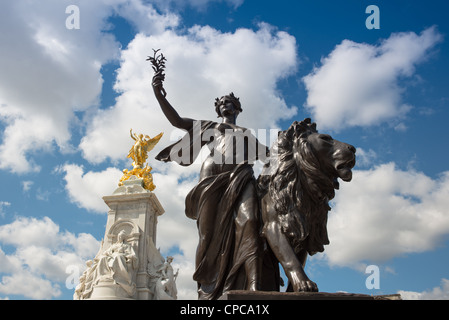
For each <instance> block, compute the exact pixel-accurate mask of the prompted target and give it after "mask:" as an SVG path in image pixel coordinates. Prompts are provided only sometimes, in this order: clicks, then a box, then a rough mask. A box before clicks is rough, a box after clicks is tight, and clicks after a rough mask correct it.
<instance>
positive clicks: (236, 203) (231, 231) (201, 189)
mask: <svg viewBox="0 0 449 320" xmlns="http://www.w3.org/2000/svg"><path fill="white" fill-rule="evenodd" d="M220 125H221V124H218V123H216V122H212V121H201V128H199V127H197V132H195V128H193V129H192V130H190V131H189V132H188V133H187V134H186V136H185V137H184V138H183V139H181V140H180V141H178V142H176V143H174V144H172V145H170V146H168V147H167V148H165V149H164V150H162V151H161V152H160V153H159V154H158V155H157V156H156V159H158V160H161V161H165V162H167V161H176V162H178V163H179V164H181V165H184V166H187V165H190V164H192V163H193V161H194V160H195V158H196V157H197V156H198V153H199V151H200V149H201V147H202V146H203V145H204V144H206V143H209V142H210V141H209V140H208V139H205V140H207V141H203V139H204V138H203V135H204V133H205V132H206V131H207V130H208V129H210V130H217V128H219V127H220ZM208 134H209V136H210V132H208ZM254 139H255V138H254ZM195 143H196V144H197V145H196V147H195V146H194V145H195ZM257 145H258V142H257ZM208 146H209V148H210V149H211V154H212V152H217V150H216V148H214V144H213V143H211V144H209V145H208ZM221 147H223V145H222V146H221ZM245 150H246V149H245ZM221 151H223V150H221ZM183 152H184V153H185V152H189V153H190V154H189V157H184V158H182V156H183V154H182V153H183ZM233 152H235V151H233ZM265 155H266V154H265ZM184 156H185V154H184ZM209 160H210V159H209ZM225 166H226V165H223V164H214V165H213V168H214V169H213V171H214V173H213V174H210V175H206V176H203V174H202V175H201V176H202V177H201V179H200V181H199V183H198V184H197V185H196V186H195V187H194V188H193V189H192V190H191V191H190V192H189V194H188V195H187V197H186V208H185V213H186V215H187V217H189V218H191V219H195V220H197V226H198V234H199V244H198V248H197V252H196V270H195V273H194V275H193V279H194V280H195V281H197V283H198V289H199V298H200V299H217V298H219V297H220V296H221V295H222V294H223V293H224V292H226V291H228V290H238V289H241V290H243V289H245V285H246V281H247V276H248V275H247V274H246V273H245V268H244V264H246V263H250V262H251V261H253V260H256V258H257V257H258V256H260V250H261V244H260V235H259V234H260V233H259V231H260V230H259V228H260V212H259V206H258V201H257V195H256V192H255V190H256V187H255V178H254V172H253V169H252V165H251V164H249V163H248V161H247V160H245V161H243V163H240V164H231V165H230V166H229V165H228V167H226V169H223V168H224V167H225ZM202 170H203V168H202ZM248 189H249V192H248ZM252 191H254V193H253V192H252ZM251 197H253V198H251ZM254 197H255V198H254ZM245 201H250V202H251V203H252V204H251V206H252V207H250V208H251V210H246V209H245V206H241V204H242V203H244V202H245ZM242 207H243V209H242ZM239 208H240V209H239ZM246 211H252V212H246Z"/></svg>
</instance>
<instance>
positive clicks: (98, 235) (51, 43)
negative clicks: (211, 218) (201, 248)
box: [0, 0, 449, 300]
mask: <svg viewBox="0 0 449 320" xmlns="http://www.w3.org/2000/svg"><path fill="white" fill-rule="evenodd" d="M373 4H374V5H377V6H378V8H379V10H380V29H367V27H366V25H365V20H366V19H367V17H368V16H369V14H366V13H365V9H366V8H367V6H368V5H373ZM69 5H76V6H78V8H79V9H80V28H79V29H68V28H67V27H66V19H67V17H68V16H69V14H67V13H66V8H67V7H68V6H69ZM448 9H449V7H448V4H447V3H446V2H444V1H436V0H431V1H427V2H417V1H380V0H375V1H360V0H350V1H313V2H311V1H286V0H278V1H254V0H253V1H251V0H227V1H225V0H223V1H220V0H188V1H181V0H171V1H163V0H154V1H144V0H133V1H124V0H114V1H106V0H104V1H74V0H71V1H59V0H58V1H56V0H44V1H35V2H25V1H3V2H2V3H1V4H0V12H1V16H2V19H0V28H1V30H2V32H1V33H0V43H1V44H2V45H1V49H2V50H1V59H0V128H1V137H0V178H1V180H2V181H3V183H2V186H1V189H0V190H1V192H0V298H1V299H11V300H13V299H71V298H72V294H73V289H72V288H70V283H69V285H67V284H66V280H67V279H69V278H70V276H72V275H73V274H70V273H67V272H66V270H67V268H68V267H69V268H70V267H76V268H78V270H80V271H81V272H82V270H83V266H84V262H85V261H86V260H88V259H91V258H92V257H93V256H94V255H95V253H96V252H97V250H98V248H99V243H100V241H101V239H102V238H103V236H104V232H105V230H104V228H105V223H106V213H107V207H106V205H105V204H104V202H103V200H102V199H101V197H102V196H105V195H109V194H111V193H112V192H113V190H114V189H115V188H116V185H117V183H118V180H119V178H120V176H121V170H122V169H124V168H129V167H130V165H131V164H130V161H129V159H126V156H127V152H128V150H129V147H130V146H131V142H132V140H131V139H130V137H129V129H130V128H133V130H134V131H135V132H142V133H145V134H148V135H150V136H154V135H156V134H158V133H159V132H164V138H163V139H162V140H161V142H160V143H159V145H158V146H157V147H156V149H155V150H154V154H153V156H154V155H155V154H156V153H157V152H158V150H161V149H162V147H163V146H166V145H167V144H169V143H170V142H171V140H173V139H174V138H175V137H176V136H177V135H179V132H177V131H175V130H173V128H172V127H171V126H170V124H169V123H168V121H167V120H166V119H165V118H164V117H163V115H162V113H161V111H160V109H159V107H158V105H157V102H156V100H155V99H154V97H153V95H152V90H151V87H150V80H151V68H150V66H149V65H148V63H147V62H146V61H145V59H146V57H147V56H148V55H150V54H151V53H152V51H151V49H152V48H161V49H162V51H163V52H164V53H165V55H166V57H167V59H168V61H167V70H166V74H167V78H166V82H165V87H166V90H167V92H168V98H169V100H170V101H171V102H172V104H173V105H174V106H175V107H176V108H177V109H178V111H179V113H180V114H181V115H182V116H187V117H192V118H201V119H211V120H214V119H216V116H215V115H214V108H213V101H214V99H215V98H216V97H217V96H221V95H223V94H227V93H229V92H230V91H233V92H234V93H235V94H236V95H237V96H240V99H241V101H242V107H243V109H244V111H243V113H242V114H241V115H240V117H239V121H240V124H241V125H244V126H247V127H250V128H254V129H266V130H269V129H275V128H277V129H286V128H287V127H288V126H289V125H290V124H291V123H292V122H293V121H294V120H302V119H304V118H305V117H311V118H312V119H313V121H316V122H317V127H318V130H319V131H320V132H326V133H330V134H332V135H333V136H334V137H335V138H336V139H338V140H342V141H345V142H348V143H351V144H353V145H354V146H356V147H357V150H358V151H357V156H358V158H357V159H358V162H357V165H356V167H355V169H354V178H353V181H352V182H350V183H344V182H342V183H340V187H341V188H340V190H339V191H337V193H336V198H335V199H334V200H333V201H332V211H331V212H330V214H329V224H328V229H329V238H330V241H331V244H330V245H329V246H328V247H326V250H325V252H324V253H323V254H317V255H315V256H314V257H312V258H311V259H309V261H308V263H307V266H306V271H307V272H308V274H309V276H310V278H311V279H312V280H314V281H315V282H317V284H318V287H319V289H320V291H324V292H326V291H327V292H336V291H346V292H357V293H366V294H392V293H398V292H401V293H402V295H403V297H404V298H407V299H412V298H414V299H416V298H420V299H437V298H441V299H448V298H449V273H448V271H447V270H448V268H447V265H448V263H449V248H448V245H449V215H448V212H447V208H448V207H449V168H448V164H447V163H448V162H447V159H448V151H447V147H446V144H445V140H446V139H447V138H448V137H449V129H448V126H447V124H446V122H447V119H449V110H448V103H449V96H448V93H447V83H448V80H449V79H448V77H449V75H448V74H449V73H448V69H449V67H448V66H449V61H448V60H449V54H448V51H449V46H448V39H447V36H448V33H449V25H448V22H447V17H446V16H445V13H446V12H447V10H448ZM152 158H153V157H151V154H150V165H151V166H152V167H153V168H154V169H153V172H154V180H155V184H156V186H157V189H156V190H155V193H156V195H157V197H158V198H159V200H160V202H161V203H162V205H163V206H164V208H165V211H166V213H165V214H164V215H163V216H161V217H160V219H159V227H158V239H157V246H158V247H160V248H161V252H162V253H163V255H165V256H167V255H174V256H175V261H174V265H175V267H177V268H179V269H180V275H179V278H178V280H177V281H178V290H179V296H180V298H182V299H189V298H195V296H196V294H195V283H193V280H192V279H191V277H192V273H193V269H194V266H193V261H194V253H195V248H196V242H197V231H196V226H195V222H194V221H192V220H189V219H188V218H186V217H185V215H184V213H183V210H184V208H183V203H184V197H185V195H186V194H187V192H188V191H189V190H190V188H191V187H192V186H193V185H194V184H195V182H196V181H197V179H198V176H197V174H198V172H199V166H198V165H192V166H191V167H188V168H181V167H179V166H176V165H173V164H163V163H160V162H157V161H156V160H154V159H153V160H151V159H152ZM256 170H257V168H256ZM368 265H376V266H378V267H379V274H380V288H379V289H371V290H370V289H368V288H367V287H366V285H365V280H366V279H367V277H368V276H369V274H366V273H365V269H366V267H367V266H368ZM71 270H73V269H71Z"/></svg>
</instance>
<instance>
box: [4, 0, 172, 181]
mask: <svg viewBox="0 0 449 320" xmlns="http://www.w3.org/2000/svg"><path fill="white" fill-rule="evenodd" d="M71 4H73V1H69V0H64V1H60V0H45V1H39V2H26V1H2V2H1V3H0V11H1V12H2V13H3V17H2V19H1V20H0V28H1V29H2V30H8V32H2V34H1V35H0V40H1V42H2V59H1V60H0V70H1V72H0V121H2V122H4V124H5V130H4V132H3V135H2V142H1V144H0V168H1V169H9V170H11V171H13V172H19V173H22V172H28V171H38V170H40V167H39V165H38V164H36V163H34V162H33V160H32V154H33V153H34V152H37V151H42V150H43V151H46V152H48V151H50V150H52V149H53V148H54V147H55V145H57V146H58V150H59V151H60V152H63V153H64V152H67V150H72V149H73V147H71V146H70V138H71V129H72V128H71V125H72V123H73V121H74V120H75V115H74V112H75V111H84V110H86V109H88V108H90V107H94V108H95V107H97V105H98V103H99V100H98V99H99V95H100V93H101V89H102V84H103V79H102V75H101V67H102V66H103V65H104V64H106V63H108V62H109V61H112V60H116V59H118V57H119V52H120V44H119V43H118V42H117V41H116V40H115V38H114V36H113V35H112V34H110V33H107V32H104V31H105V30H106V29H107V28H108V27H109V25H108V23H107V19H108V18H109V17H110V16H112V15H113V14H118V15H121V16H123V17H124V18H125V19H132V21H133V23H134V24H135V25H136V27H137V28H145V30H146V31H147V32H152V33H157V32H162V31H163V30H165V29H166V28H167V27H170V26H175V25H176V24H177V23H178V18H177V16H175V15H171V14H166V15H160V14H158V13H157V12H156V11H155V10H154V9H153V7H152V6H151V5H149V4H144V3H143V2H142V1H141V0H132V1H125V0H115V1H112V2H111V1H106V0H105V1H79V2H78V6H79V8H80V29H74V30H69V29H67V28H66V25H65V20H66V18H67V17H68V15H67V14H66V7H67V6H68V5H71Z"/></svg>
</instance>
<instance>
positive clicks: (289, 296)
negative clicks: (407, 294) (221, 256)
mask: <svg viewBox="0 0 449 320" xmlns="http://www.w3.org/2000/svg"><path fill="white" fill-rule="evenodd" d="M220 300H401V296H400V295H398V294H393V295H379V296H371V295H367V294H358V293H345V292H335V293H329V292H275V291H246V290H232V291H228V292H227V293H225V294H224V295H223V296H221V297H220Z"/></svg>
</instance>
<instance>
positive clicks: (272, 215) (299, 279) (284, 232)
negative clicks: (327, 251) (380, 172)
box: [257, 118, 356, 292]
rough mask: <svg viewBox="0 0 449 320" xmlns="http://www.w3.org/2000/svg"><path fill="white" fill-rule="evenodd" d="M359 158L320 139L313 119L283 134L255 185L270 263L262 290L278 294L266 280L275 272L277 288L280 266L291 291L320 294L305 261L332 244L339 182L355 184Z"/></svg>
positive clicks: (323, 137)
mask: <svg viewBox="0 0 449 320" xmlns="http://www.w3.org/2000/svg"><path fill="white" fill-rule="evenodd" d="M355 152H356V149H355V148H354V147H353V146H352V145H349V144H346V143H343V142H340V141H338V140H335V139H333V138H332V137H331V136H330V135H327V134H321V133H318V131H317V130H316V124H315V123H312V122H311V120H310V119H309V118H307V119H305V120H303V121H301V122H297V121H295V122H294V123H293V124H292V125H291V126H290V127H289V128H288V129H287V130H285V131H280V132H279V134H278V139H277V142H276V143H275V144H274V145H273V147H272V149H271V151H270V153H271V157H272V159H271V161H270V162H269V163H267V164H266V165H265V166H264V168H263V170H262V173H261V175H260V176H259V178H258V180H257V183H258V193H259V198H260V205H261V211H262V221H263V231H262V234H263V236H264V238H265V239H266V242H267V244H268V246H267V247H268V248H267V250H268V251H269V256H270V258H269V259H271V260H270V261H271V262H270V263H271V270H270V271H268V272H267V271H266V270H267V263H264V270H265V273H264V280H263V281H264V282H265V285H264V288H263V290H267V289H268V290H270V289H271V290H278V289H276V288H274V287H273V285H271V287H270V283H269V282H270V281H268V285H267V277H266V276H265V274H267V275H269V276H268V278H269V277H270V276H271V275H273V270H274V271H275V272H274V273H277V279H278V280H272V281H274V282H276V281H277V284H275V285H274V286H276V285H277V288H279V279H280V277H279V267H278V265H279V263H280V264H281V265H282V268H283V269H284V272H285V274H286V276H287V278H288V280H289V284H288V288H287V291H295V292H297V291H318V287H317V285H316V283H315V282H313V281H311V280H310V279H309V278H308V277H307V275H306V273H305V272H304V266H305V263H306V259H307V255H314V254H315V253H317V252H323V251H324V245H327V244H329V238H328V234H327V215H328V211H329V210H330V209H331V208H330V206H329V201H330V200H331V199H333V198H334V196H335V189H338V188H339V184H338V181H337V179H338V178H340V179H342V180H343V181H350V180H351V179H352V171H351V169H352V168H353V167H354V165H355ZM266 256H267V255H266ZM265 260H267V259H265ZM276 269H277V270H276ZM271 277H272V276H271ZM272 278H273V277H272Z"/></svg>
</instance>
